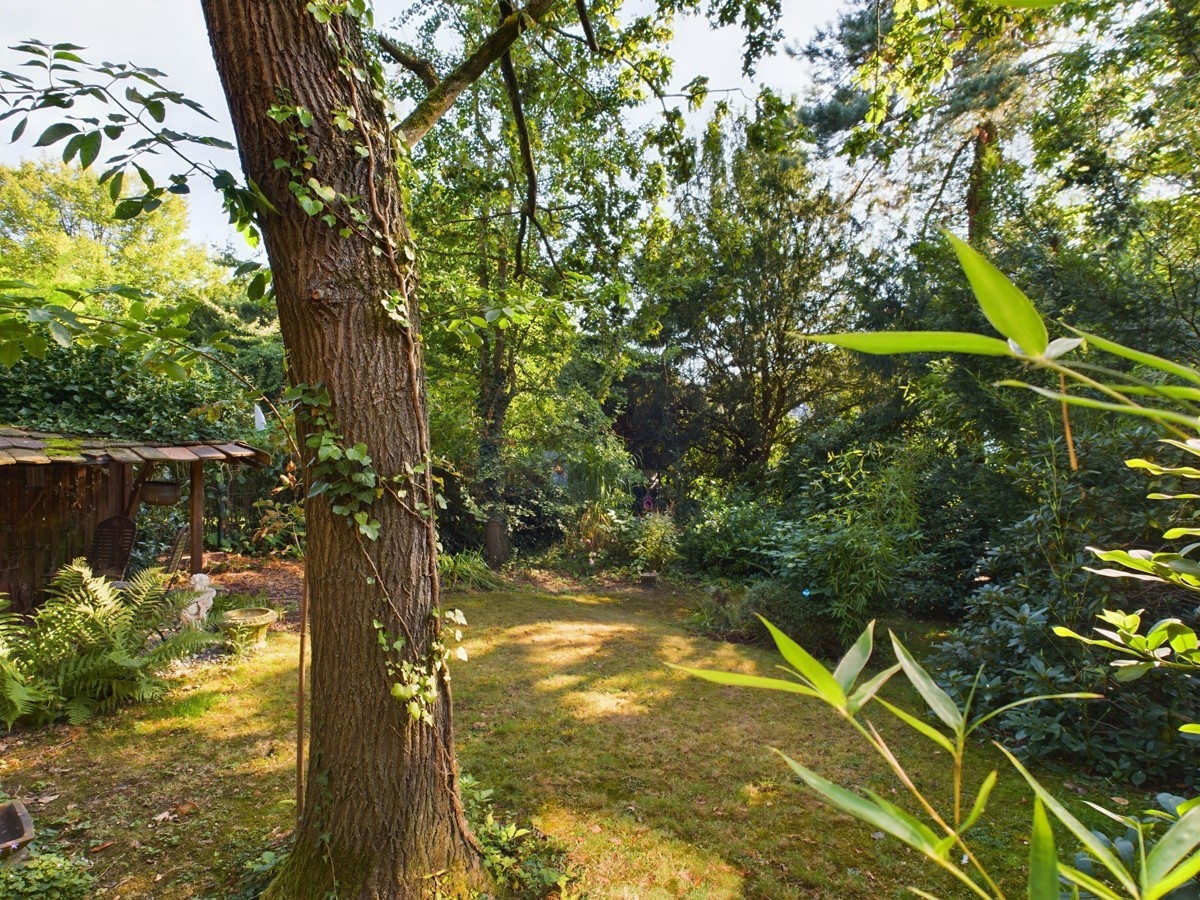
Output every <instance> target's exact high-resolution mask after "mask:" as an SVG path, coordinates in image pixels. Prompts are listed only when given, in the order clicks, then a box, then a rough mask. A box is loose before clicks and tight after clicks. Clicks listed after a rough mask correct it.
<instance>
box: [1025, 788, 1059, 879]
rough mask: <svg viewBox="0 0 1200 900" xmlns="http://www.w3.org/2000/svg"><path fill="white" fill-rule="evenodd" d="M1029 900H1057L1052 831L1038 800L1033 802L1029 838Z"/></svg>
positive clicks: (1056, 861) (1055, 864) (1056, 869)
mask: <svg viewBox="0 0 1200 900" xmlns="http://www.w3.org/2000/svg"><path fill="white" fill-rule="evenodd" d="M1029 900H1058V854H1057V853H1056V852H1055V850H1054V830H1053V829H1052V828H1051V827H1050V820H1049V819H1048V818H1047V817H1046V807H1045V806H1043V805H1042V801H1041V799H1040V798H1038V799H1035V800H1034V801H1033V831H1032V832H1030V836H1029Z"/></svg>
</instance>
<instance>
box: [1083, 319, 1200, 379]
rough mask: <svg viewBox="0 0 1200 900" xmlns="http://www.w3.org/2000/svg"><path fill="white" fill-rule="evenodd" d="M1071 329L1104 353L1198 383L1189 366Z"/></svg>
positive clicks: (1194, 372)
mask: <svg viewBox="0 0 1200 900" xmlns="http://www.w3.org/2000/svg"><path fill="white" fill-rule="evenodd" d="M1067 327H1070V326H1067ZM1071 331H1073V332H1075V333H1076V334H1077V335H1079V336H1080V337H1082V338H1084V339H1085V340H1086V341H1087V342H1088V343H1089V344H1091V345H1092V346H1093V347H1095V348H1096V349H1098V350H1103V351H1105V352H1106V353H1111V354H1112V355H1113V356H1119V357H1121V358H1122V359H1128V360H1131V361H1132V362H1135V363H1140V364H1141V365H1143V366H1150V367H1151V368H1152V369H1158V370H1159V371H1160V372H1166V373H1168V374H1169V375H1178V376H1179V377H1180V378H1184V379H1186V380H1188V381H1191V382H1193V383H1195V384H1200V372H1198V371H1196V370H1195V369H1193V368H1191V367H1190V366H1185V365H1181V364H1180V363H1177V362H1172V361H1171V360H1169V359H1163V358H1162V357H1161V356H1155V355H1154V354H1153V353H1143V352H1142V351H1141V350H1134V349H1132V348H1130V347H1126V346H1124V345H1123V344H1118V343H1117V342H1116V341H1110V340H1108V339H1107V338H1102V337H1099V336H1098V335H1094V334H1089V333H1088V332H1086V331H1080V330H1079V329H1078V328H1071Z"/></svg>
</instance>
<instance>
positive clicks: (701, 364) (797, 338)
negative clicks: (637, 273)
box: [644, 93, 854, 478]
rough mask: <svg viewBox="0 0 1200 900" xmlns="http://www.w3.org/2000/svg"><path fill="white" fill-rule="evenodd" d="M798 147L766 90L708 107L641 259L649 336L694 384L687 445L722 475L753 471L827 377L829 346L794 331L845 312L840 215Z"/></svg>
mask: <svg viewBox="0 0 1200 900" xmlns="http://www.w3.org/2000/svg"><path fill="white" fill-rule="evenodd" d="M806 154H807V148H806V145H805V143H804V140H803V132H802V130H801V129H800V128H799V126H798V125H797V123H796V119H795V111H794V110H793V109H792V108H791V107H790V106H788V105H787V104H784V103H782V102H781V101H780V100H779V99H778V98H776V97H774V96H773V95H771V94H769V93H768V94H764V95H763V97H761V98H760V100H759V104H758V109H757V110H756V111H755V114H754V115H753V116H749V115H745V116H740V117H734V116H733V115H732V114H730V113H729V112H728V110H725V109H722V110H720V111H719V112H718V114H717V116H716V117H715V118H714V119H713V120H712V122H710V124H709V126H708V131H707V134H706V137H705V142H704V148H703V153H702V156H701V160H700V163H699V166H698V168H697V174H696V176H695V178H694V179H692V180H691V181H690V182H688V183H686V184H685V185H683V186H682V187H681V188H680V189H679V191H678V192H677V194H676V197H675V200H674V203H675V209H676V215H677V218H678V222H677V223H675V224H666V223H664V226H663V229H662V231H661V236H660V237H661V242H660V243H659V245H658V246H657V247H656V248H654V250H653V251H652V252H651V253H650V254H649V255H648V256H647V259H646V260H645V262H644V265H645V267H646V269H645V276H644V277H646V278H648V279H650V280H651V281H653V282H654V284H655V288H654V289H653V290H652V291H651V293H653V294H657V295H658V296H659V301H658V303H659V306H658V307H657V308H651V309H650V310H647V312H649V313H652V314H655V315H657V316H658V317H659V318H660V319H661V322H662V328H661V330H660V331H659V332H658V333H657V335H656V336H655V338H654V343H655V344H656V345H658V346H660V347H662V348H663V350H664V353H666V354H667V356H668V357H670V358H673V360H674V362H675V364H676V365H678V366H681V367H682V372H684V373H685V374H686V375H687V376H688V377H690V378H691V379H693V380H694V381H695V382H696V383H697V384H699V385H700V386H701V388H702V390H703V392H704V396H705V406H704V408H703V412H702V414H701V415H702V416H703V419H702V427H700V428H698V429H697V432H698V433H699V434H701V435H704V436H705V437H704V438H703V441H704V442H705V443H704V444H703V446H702V448H701V452H702V453H703V454H704V455H705V456H706V457H707V458H708V459H709V464H710V465H713V466H715V471H716V473H717V474H720V475H723V476H727V477H733V478H739V477H746V476H752V475H753V474H755V473H762V472H763V471H764V470H765V468H766V466H767V465H768V464H769V463H770V462H771V460H772V458H773V456H774V455H775V454H776V452H777V451H778V450H779V449H780V447H781V445H782V444H784V443H786V442H787V441H788V439H789V438H790V437H791V436H792V434H793V432H794V430H795V426H796V424H797V422H798V416H799V415H801V414H802V413H803V411H804V408H805V407H806V406H812V405H813V404H815V403H817V402H818V401H820V400H821V399H822V398H823V397H825V396H826V395H827V394H828V393H830V392H831V391H832V390H833V389H834V385H835V384H836V383H837V373H836V371H835V368H834V366H833V363H832V360H833V359H834V357H833V356H832V355H831V354H829V353H827V352H825V350H824V349H822V348H821V347H819V346H818V345H815V344H812V343H809V342H807V341H805V340H804V339H803V335H805V334H809V333H813V332H819V331H823V330H830V329H833V330H836V329H837V328H838V327H839V323H841V322H843V321H844V320H845V316H846V315H847V313H848V310H847V308H846V294H845V291H844V290H843V287H842V279H844V278H845V277H846V275H847V272H848V269H849V267H850V266H851V265H853V262H854V255H853V252H852V245H851V236H852V234H853V226H852V223H851V221H850V219H849V217H848V215H847V213H846V212H845V210H844V209H843V207H842V204H841V203H840V202H839V199H838V197H837V196H835V195H834V194H833V193H832V192H831V191H830V190H829V189H827V188H823V187H822V186H820V185H819V183H817V181H816V176H815V174H814V173H813V171H812V169H811V168H810V167H809V165H808V163H807V161H806V158H805V157H806ZM664 358H666V357H664Z"/></svg>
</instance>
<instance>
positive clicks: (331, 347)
mask: <svg viewBox="0 0 1200 900" xmlns="http://www.w3.org/2000/svg"><path fill="white" fill-rule="evenodd" d="M203 9H204V15H205V18H206V21H207V23H208V29H209V37H210V40H211V43H212V48H213V56H214V58H215V59H216V63H217V68H218V70H219V72H220V76H221V80H222V83H223V85H224V88H225V94H226V97H227V99H228V101H229V107H230V113H231V115H232V120H233V124H234V129H235V131H236V134H237V137H238V145H239V150H240V153H241V158H242V164H243V167H244V169H245V172H246V175H247V176H248V177H249V178H251V179H253V180H254V182H256V183H257V184H258V185H259V187H260V188H261V190H262V192H263V193H264V194H265V195H266V197H267V198H268V199H269V200H270V202H271V203H272V204H273V205H274V206H275V208H276V210H277V212H275V213H271V214H267V215H264V216H263V217H262V221H261V229H262V233H263V238H264V240H265V244H266V249H267V253H268V256H269V258H270V262H271V268H272V271H273V273H274V283H275V292H276V297H277V303H278V307H279V320H280V328H281V331H282V333H283V339H284V345H285V347H286V348H287V352H288V355H289V364H290V372H291V377H292V379H293V381H294V382H295V383H297V384H305V385H318V384H320V385H324V387H325V388H326V390H327V391H328V394H329V400H330V404H329V410H328V412H329V415H330V416H331V418H332V420H333V421H334V422H335V423H336V426H337V428H338V429H339V430H340V431H341V433H342V435H343V436H344V440H345V444H346V445H347V446H352V445H354V444H356V443H359V442H362V443H364V444H366V445H367V447H368V450H369V453H370V455H371V457H372V460H373V467H374V469H375V470H376V471H377V472H378V474H379V476H380V478H381V479H384V478H391V477H393V476H400V478H401V481H400V482H398V487H399V488H400V489H402V490H405V491H407V494H406V495H403V496H402V495H399V494H397V495H391V494H389V493H387V492H384V493H383V494H382V498H381V499H378V500H376V502H375V503H374V504H373V505H372V507H371V509H370V514H371V516H372V517H374V518H376V519H378V520H379V523H380V529H379V537H378V540H375V541H371V540H368V539H367V538H366V537H364V536H363V535H362V534H360V533H359V531H358V529H357V528H356V526H355V525H354V524H353V523H352V522H351V521H350V520H349V519H348V517H346V516H344V515H337V514H335V513H334V512H333V510H332V505H331V503H330V502H329V501H328V500H327V499H326V496H327V495H322V496H318V497H312V498H310V499H309V500H308V501H307V504H306V516H307V522H308V548H307V557H306V562H305V566H306V577H307V580H308V584H309V587H310V591H311V601H310V616H311V623H312V731H311V737H310V753H309V766H308V779H307V785H308V788H307V791H306V794H305V800H304V809H303V813H302V816H301V819H300V824H299V826H298V828H297V832H296V844H295V849H294V851H293V852H292V854H291V856H290V857H289V858H288V860H287V862H286V863H285V864H284V867H283V869H282V871H281V872H280V874H279V876H278V877H277V878H276V881H275V883H274V884H273V885H272V888H271V890H270V892H269V896H274V897H288V898H292V897H324V896H326V895H327V893H328V892H330V891H333V892H334V893H335V895H336V896H339V897H372V898H408V897H413V898H415V897H426V896H429V895H430V894H431V893H432V891H433V890H434V887H435V885H436V886H440V887H441V889H442V890H443V892H444V893H445V894H447V895H449V896H458V895H459V894H462V893H465V891H466V890H467V889H468V888H470V887H480V886H482V885H483V884H484V876H483V872H482V867H481V864H480V858H479V852H478V847H477V845H476V843H475V841H474V838H473V837H472V836H471V833H470V829H469V827H468V825H467V823H466V821H465V818H464V816H463V813H462V806H461V803H460V802H459V789H458V772H457V764H456V761H455V756H454V741H453V733H452V728H451V715H450V691H449V684H448V678H447V677H446V676H445V669H444V667H442V668H441V669H440V670H439V671H438V674H437V688H438V690H437V699H436V701H435V702H433V703H432V704H431V711H432V716H433V719H432V724H425V723H421V722H414V720H413V719H412V718H411V717H410V715H409V714H408V711H407V708H406V704H405V703H403V702H400V701H398V700H396V699H394V698H393V697H392V696H391V695H390V693H389V690H390V688H391V686H392V684H393V682H394V680H395V679H394V678H393V677H392V675H391V674H390V673H389V670H388V665H387V663H388V659H389V657H388V655H387V654H386V653H385V651H384V650H383V649H381V647H380V641H379V629H377V627H376V626H375V625H374V623H375V622H378V623H380V624H381V625H382V628H383V630H384V631H386V632H387V635H388V640H389V642H390V641H391V640H393V639H396V638H397V637H400V638H403V639H404V640H405V644H404V647H403V650H401V651H400V652H399V653H396V652H393V653H392V654H391V659H392V661H393V663H398V662H399V660H400V659H405V660H409V661H412V662H414V663H415V664H418V665H425V664H426V663H427V661H428V658H429V653H430V644H431V642H433V641H435V640H437V639H438V638H439V635H440V631H441V626H440V621H439V618H438V610H437V608H436V603H437V584H436V572H437V568H436V559H435V555H434V554H435V546H434V542H433V539H432V538H433V535H432V530H431V526H430V525H429V522H428V519H427V517H426V516H423V515H421V514H420V513H419V510H417V509H415V508H414V507H415V506H416V502H417V501H419V500H420V501H423V502H428V501H430V500H431V499H432V498H431V497H429V496H428V493H427V492H428V491H429V482H428V480H427V479H425V478H424V477H423V476H422V475H421V474H420V470H419V468H418V474H417V475H416V476H413V477H409V476H407V475H405V473H406V472H409V471H411V469H410V467H420V466H422V465H424V464H425V463H426V461H427V459H428V455H429V439H428V427H427V416H426V408H425V389H424V373H423V368H422V363H421V359H420V343H419V339H418V323H417V306H416V303H415V298H414V288H415V277H414V272H413V270H412V266H411V264H410V263H408V262H407V261H406V260H407V258H408V254H405V253H404V252H403V248H404V247H406V246H407V244H408V234H407V229H406V224H405V215H404V209H403V202H402V199H401V193H400V186H399V183H398V179H397V176H396V148H395V145H394V142H393V140H392V137H391V132H390V128H389V124H388V121H387V119H386V116H385V114H384V110H383V106H382V104H381V102H380V101H379V100H378V99H377V98H376V97H375V96H373V94H372V86H371V81H370V78H369V76H368V78H366V79H365V80H356V79H354V78H353V77H352V76H351V75H350V74H349V72H348V71H347V70H346V67H347V66H351V67H357V68H358V69H359V70H361V71H363V72H369V71H370V65H369V63H368V62H367V60H366V59H365V57H364V54H363V51H362V40H361V35H360V33H359V29H358V27H357V25H356V23H354V22H353V21H352V20H351V19H350V18H349V17H347V16H343V15H335V16H334V17H333V20H332V21H331V22H330V23H329V25H322V24H320V23H318V22H317V21H316V20H315V19H314V17H313V15H312V14H311V13H310V12H309V11H307V10H306V5H305V4H304V3H303V2H300V0H255V2H247V0H203ZM275 104H286V105H295V106H297V107H304V108H305V109H306V110H307V111H309V112H311V114H312V122H311V124H310V125H308V126H306V127H302V126H301V124H300V123H298V122H296V121H290V122H285V123H279V122H276V121H273V120H272V119H270V118H268V116H267V111H268V109H269V108H270V107H271V106H272V105H275ZM347 109H352V110H354V111H355V114H356V117H357V118H356V123H357V127H355V128H354V129H352V130H349V131H342V130H340V129H339V128H337V127H336V126H335V124H334V114H335V112H337V111H344V110H347ZM296 135H301V136H302V138H303V140H304V142H306V143H307V146H308V151H307V156H308V158H309V163H308V164H307V166H306V167H305V168H304V175H305V176H308V177H311V178H315V179H316V180H317V182H319V183H320V184H321V185H324V186H328V187H331V188H333V189H334V190H336V191H337V192H338V194H339V195H340V197H341V198H351V199H350V200H343V199H339V200H337V201H334V202H332V203H330V204H329V206H328V208H330V209H333V208H335V206H336V205H337V204H341V203H345V204H349V203H354V204H356V205H357V206H358V207H359V208H360V209H362V210H363V211H364V212H365V213H366V214H367V216H368V217H369V226H370V228H371V229H374V230H376V231H377V232H378V236H376V237H371V236H370V235H367V236H365V237H360V236H359V235H357V234H355V235H352V236H351V237H342V236H340V235H339V233H338V230H337V229H336V228H331V227H329V226H328V225H326V224H324V223H322V222H321V221H320V216H319V215H308V214H306V213H305V212H304V210H302V209H301V208H300V206H299V205H298V204H297V203H296V200H295V198H294V197H293V196H292V194H291V191H290V190H289V186H288V182H289V180H294V179H293V178H292V176H291V175H289V174H288V172H287V169H286V168H284V169H279V168H277V166H276V160H288V161H294V160H296V158H297V146H296V144H295V142H294V140H293V138H294V137H295V136H296ZM355 144H359V145H360V146H361V145H365V146H366V148H367V149H368V150H369V153H368V154H366V155H362V154H361V153H360V152H356V150H355ZM302 155H303V154H302ZM356 198H361V199H356ZM387 298H393V299H394V298H399V299H400V301H401V303H402V304H403V305H405V306H406V307H407V314H408V321H409V323H410V324H409V325H408V326H407V327H405V326H404V325H403V324H401V323H398V322H397V321H395V319H394V318H393V317H391V316H389V314H388V310H387V309H386V308H385V305H384V301H385V300H387ZM314 427H315V426H313V425H312V424H311V422H310V423H308V424H305V423H303V422H301V423H300V430H301V432H302V435H301V436H302V437H304V436H305V435H304V434H303V432H304V431H305V430H306V429H307V430H308V431H309V432H311V431H312V429H313V428H314ZM312 465H313V461H312V460H307V461H306V467H308V468H309V470H310V472H311V466H312ZM310 483H311V482H310ZM405 496H406V497H407V500H405V499H404V497H405ZM432 506H433V504H432V503H431V502H430V503H429V507H430V508H432ZM439 872H440V873H443V874H442V875H440V876H437V877H435V878H434V879H430V877H429V876H432V875H435V873H439Z"/></svg>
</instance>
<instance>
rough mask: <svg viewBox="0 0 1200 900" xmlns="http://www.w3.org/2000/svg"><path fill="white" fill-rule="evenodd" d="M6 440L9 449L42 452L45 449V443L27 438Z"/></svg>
mask: <svg viewBox="0 0 1200 900" xmlns="http://www.w3.org/2000/svg"><path fill="white" fill-rule="evenodd" d="M6 440H7V442H8V445H9V446H10V447H20V448H22V449H24V450H43V449H45V447H46V442H45V441H39V440H35V439H34V438H29V437H10V438H7V439H6Z"/></svg>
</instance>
